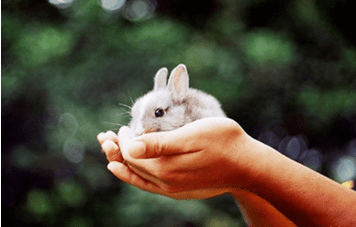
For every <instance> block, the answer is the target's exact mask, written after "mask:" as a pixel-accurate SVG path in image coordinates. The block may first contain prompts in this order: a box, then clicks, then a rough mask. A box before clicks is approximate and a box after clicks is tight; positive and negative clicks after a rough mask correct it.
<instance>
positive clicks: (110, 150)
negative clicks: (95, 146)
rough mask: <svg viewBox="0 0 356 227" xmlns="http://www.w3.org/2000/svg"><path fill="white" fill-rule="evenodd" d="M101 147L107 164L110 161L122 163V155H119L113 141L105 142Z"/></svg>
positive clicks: (118, 149) (117, 147)
mask: <svg viewBox="0 0 356 227" xmlns="http://www.w3.org/2000/svg"><path fill="white" fill-rule="evenodd" d="M101 147H102V148H103V151H104V152H105V154H106V158H107V159H108V160H109V162H112V161H117V162H122V161H123V158H122V155H121V153H120V148H119V146H118V145H116V144H115V143H114V142H113V141H111V140H106V141H105V142H104V143H103V144H102V145H101Z"/></svg>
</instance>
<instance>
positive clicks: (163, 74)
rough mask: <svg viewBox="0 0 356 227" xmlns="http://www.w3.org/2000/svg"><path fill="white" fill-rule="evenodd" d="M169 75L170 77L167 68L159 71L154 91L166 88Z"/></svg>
mask: <svg viewBox="0 0 356 227" xmlns="http://www.w3.org/2000/svg"><path fill="white" fill-rule="evenodd" d="M167 75H168V69H167V68H161V69H160V70H158V72H157V73H156V75H155V79H154V88H153V90H155V91H157V90H159V89H162V88H166V86H167V85H166V83H167Z"/></svg>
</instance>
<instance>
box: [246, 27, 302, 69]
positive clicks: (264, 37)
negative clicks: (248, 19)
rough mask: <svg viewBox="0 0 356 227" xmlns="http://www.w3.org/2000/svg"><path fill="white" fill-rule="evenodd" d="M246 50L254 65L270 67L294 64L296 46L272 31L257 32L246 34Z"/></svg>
mask: <svg viewBox="0 0 356 227" xmlns="http://www.w3.org/2000/svg"><path fill="white" fill-rule="evenodd" d="M244 50H245V52H246V54H247V56H248V57H249V59H250V60H251V62H252V64H257V65H259V64H262V65H264V66H266V65H270V64H272V66H270V67H276V66H283V65H289V64H293V63H294V62H295V60H296V53H295V50H296V48H295V45H294V44H293V43H292V42H291V41H289V40H288V39H286V38H285V37H283V36H282V35H280V34H277V33H275V32H272V31H270V30H257V31H253V32H250V33H248V34H246V37H245V42H244Z"/></svg>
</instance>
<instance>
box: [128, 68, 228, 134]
mask: <svg viewBox="0 0 356 227" xmlns="http://www.w3.org/2000/svg"><path fill="white" fill-rule="evenodd" d="M167 75H168V70H167V68H161V69H160V70H158V72H157V73H156V76H155V78H154V89H153V90H152V91H150V92H149V93H147V94H146V95H144V96H142V97H140V98H139V99H137V100H136V102H135V104H134V105H133V107H132V109H131V117H132V119H131V122H130V124H129V127H130V128H131V130H132V131H133V132H134V133H135V134H136V136H139V135H141V134H144V133H149V132H159V131H170V130H174V129H177V128H179V127H182V126H183V125H185V124H187V123H190V122H192V121H195V120H198V119H201V118H205V117H226V116H225V114H224V112H223V111H222V109H221V107H220V103H219V102H218V101H217V100H216V99H215V98H214V97H213V96H211V95H208V94H206V93H204V92H202V91H199V90H196V89H193V88H189V78H188V72H187V68H186V67H185V65H184V64H180V65H178V66H177V67H176V68H175V69H174V70H173V71H172V72H171V75H170V77H169V80H168V85H166V81H167Z"/></svg>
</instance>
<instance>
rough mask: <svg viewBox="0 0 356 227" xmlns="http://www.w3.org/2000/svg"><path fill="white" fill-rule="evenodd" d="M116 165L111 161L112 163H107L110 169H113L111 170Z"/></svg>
mask: <svg viewBox="0 0 356 227" xmlns="http://www.w3.org/2000/svg"><path fill="white" fill-rule="evenodd" d="M114 165H115V163H113V162H110V163H109V164H108V165H107V168H108V170H110V171H111V170H112V169H113V168H114Z"/></svg>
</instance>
